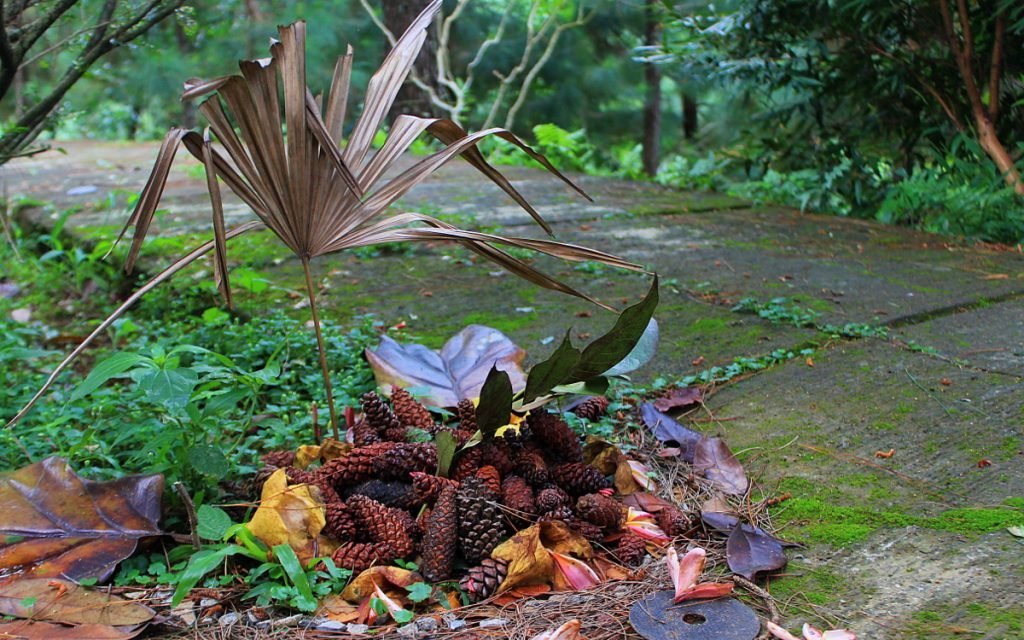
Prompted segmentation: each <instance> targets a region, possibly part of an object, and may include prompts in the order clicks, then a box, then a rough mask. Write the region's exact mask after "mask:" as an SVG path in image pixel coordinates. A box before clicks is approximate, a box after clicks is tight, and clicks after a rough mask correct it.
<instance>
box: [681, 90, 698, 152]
mask: <svg viewBox="0 0 1024 640" xmlns="http://www.w3.org/2000/svg"><path fill="white" fill-rule="evenodd" d="M681 96H682V100H683V138H685V139H686V140H693V139H694V138H695V137H697V98H695V97H693V94H691V93H689V92H687V91H683V92H682V94H681Z"/></svg>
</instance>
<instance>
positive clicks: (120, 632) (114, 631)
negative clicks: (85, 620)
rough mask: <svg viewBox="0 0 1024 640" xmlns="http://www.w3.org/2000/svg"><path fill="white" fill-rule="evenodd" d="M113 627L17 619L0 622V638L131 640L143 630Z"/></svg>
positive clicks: (139, 628)
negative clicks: (15, 620)
mask: <svg viewBox="0 0 1024 640" xmlns="http://www.w3.org/2000/svg"><path fill="white" fill-rule="evenodd" d="M128 629H129V630H125V628H124V627H113V626H111V625H109V624H76V625H64V624H54V623H52V622H35V621H32V620H19V621H17V622H4V623H0V638H3V639H4V640H131V638H134V637H135V636H137V635H139V634H140V633H142V632H143V631H144V630H145V627H144V626H139V627H136V628H134V629H132V628H128Z"/></svg>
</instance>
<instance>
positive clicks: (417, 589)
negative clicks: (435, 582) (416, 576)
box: [405, 582, 434, 603]
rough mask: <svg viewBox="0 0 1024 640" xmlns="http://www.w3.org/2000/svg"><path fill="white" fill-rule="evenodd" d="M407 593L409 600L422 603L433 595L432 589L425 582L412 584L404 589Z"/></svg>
mask: <svg viewBox="0 0 1024 640" xmlns="http://www.w3.org/2000/svg"><path fill="white" fill-rule="evenodd" d="M405 589H406V591H408V592H409V599H410V600H412V601H413V602H416V603H419V602H423V601H424V600H426V599H427V598H429V597H430V596H431V594H432V593H434V589H433V587H431V586H430V585H429V584H427V583H425V582H414V583H412V584H411V585H409V586H408V587H406V588H405Z"/></svg>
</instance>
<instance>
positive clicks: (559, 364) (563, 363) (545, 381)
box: [523, 331, 581, 403]
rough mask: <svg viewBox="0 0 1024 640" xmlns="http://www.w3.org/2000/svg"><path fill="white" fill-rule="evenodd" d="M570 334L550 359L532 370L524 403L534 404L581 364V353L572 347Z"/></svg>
mask: <svg viewBox="0 0 1024 640" xmlns="http://www.w3.org/2000/svg"><path fill="white" fill-rule="evenodd" d="M569 333H570V332H569V331H566V332H565V338H563V339H562V344H560V345H559V346H558V348H557V349H555V352H554V353H552V354H551V357H550V358H548V359H547V360H545V361H544V362H541V363H538V364H536V365H534V367H533V368H531V369H530V373H529V375H528V376H527V378H526V390H525V391H524V392H523V402H524V403H529V402H533V400H534V399H536V398H537V397H539V396H542V395H544V394H546V393H547V392H549V391H551V389H553V388H554V387H556V386H558V385H560V384H562V382H563V381H564V380H565V379H566V378H568V377H569V374H570V373H571V372H572V371H573V370H574V369H575V368H576V366H577V365H578V364H579V361H580V355H581V352H580V350H579V349H577V348H576V347H574V346H572V342H571V341H570V340H569Z"/></svg>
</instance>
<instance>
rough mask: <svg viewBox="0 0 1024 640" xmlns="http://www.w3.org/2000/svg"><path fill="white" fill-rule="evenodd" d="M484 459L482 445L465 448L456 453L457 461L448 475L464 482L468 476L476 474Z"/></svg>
mask: <svg viewBox="0 0 1024 640" xmlns="http://www.w3.org/2000/svg"><path fill="white" fill-rule="evenodd" d="M482 461H483V456H482V455H481V451H480V446H479V445H477V446H475V447H471V448H469V449H464V450H462V451H459V452H458V453H456V454H455V462H454V463H453V464H452V466H451V468H450V469H449V470H448V477H449V478H451V479H452V480H455V481H456V482H462V481H463V480H465V479H466V478H468V477H470V476H472V475H475V474H476V470H477V469H479V468H480V467H481V466H483V464H482Z"/></svg>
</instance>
